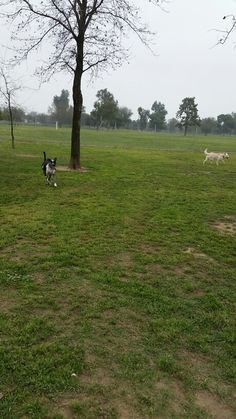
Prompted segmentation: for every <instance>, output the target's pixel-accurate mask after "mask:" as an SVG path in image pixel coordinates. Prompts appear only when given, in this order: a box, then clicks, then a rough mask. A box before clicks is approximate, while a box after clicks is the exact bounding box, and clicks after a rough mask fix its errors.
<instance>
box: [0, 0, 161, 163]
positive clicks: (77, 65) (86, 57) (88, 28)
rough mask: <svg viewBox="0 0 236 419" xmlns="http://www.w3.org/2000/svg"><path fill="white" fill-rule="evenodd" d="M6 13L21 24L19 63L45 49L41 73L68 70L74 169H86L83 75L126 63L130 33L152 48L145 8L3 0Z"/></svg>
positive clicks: (110, 2)
mask: <svg viewBox="0 0 236 419" xmlns="http://www.w3.org/2000/svg"><path fill="white" fill-rule="evenodd" d="M163 1H164V0H146V3H147V5H148V4H150V3H152V4H153V5H156V6H160V3H162V2H163ZM0 13H1V15H2V17H3V18H5V19H7V20H10V21H11V23H12V21H14V22H15V23H16V24H17V25H18V26H17V29H16V30H15V32H14V33H16V34H17V35H16V36H15V35H14V38H15V41H20V43H19V48H18V54H17V58H18V59H20V60H22V59H24V58H27V57H28V55H29V54H30V53H31V52H33V51H35V50H38V49H39V48H41V49H42V50H43V51H44V53H45V63H44V64H43V65H42V67H41V68H40V69H38V74H40V75H41V77H43V79H44V80H48V79H49V78H50V76H52V75H53V74H54V73H56V72H58V71H62V70H66V71H69V72H70V73H71V74H72V78H73V87H72V92H73V120H72V131H71V156H70V162H69V166H70V168H73V169H78V168H80V120H81V112H82V106H83V96H82V90H81V81H82V76H83V74H84V73H85V72H87V71H90V72H92V75H94V74H96V73H97V71H98V69H99V70H104V69H106V68H108V67H113V68H117V67H118V66H119V65H121V62H122V61H123V60H124V59H126V58H127V57H128V50H127V49H126V48H125V46H124V42H123V41H124V40H125V38H127V35H128V32H130V31H131V32H134V33H135V34H136V35H137V36H138V38H139V39H140V40H141V42H143V43H144V44H145V45H146V46H147V47H149V40H150V35H151V32H150V30H149V28H148V27H147V25H146V24H144V23H143V22H142V19H141V12H140V9H139V8H138V7H136V6H135V5H134V2H133V1H132V0H41V1H38V0H14V1H12V0H2V1H0ZM18 34H20V36H19V35H18ZM33 34H34V35H33ZM49 45H50V47H49ZM48 51H49V53H48V55H47V52H48Z"/></svg>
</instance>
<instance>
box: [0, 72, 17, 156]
mask: <svg viewBox="0 0 236 419" xmlns="http://www.w3.org/2000/svg"><path fill="white" fill-rule="evenodd" d="M0 77H1V79H2V82H3V83H2V84H3V85H2V86H0V94H1V95H2V96H3V98H4V102H5V104H6V106H7V108H8V112H9V119H10V128H11V145H12V148H15V136H14V120H13V109H12V106H13V102H14V99H15V93H16V91H17V90H19V89H20V87H19V86H16V85H15V83H14V82H13V81H12V80H11V79H10V75H9V73H8V72H7V70H6V69H4V68H3V67H1V68H0Z"/></svg>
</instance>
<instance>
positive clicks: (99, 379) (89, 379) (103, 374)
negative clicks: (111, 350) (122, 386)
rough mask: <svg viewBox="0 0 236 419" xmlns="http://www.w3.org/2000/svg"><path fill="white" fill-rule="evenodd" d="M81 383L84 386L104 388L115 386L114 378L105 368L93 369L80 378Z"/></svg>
mask: <svg viewBox="0 0 236 419" xmlns="http://www.w3.org/2000/svg"><path fill="white" fill-rule="evenodd" d="M80 381H81V382H82V383H84V384H89V385H94V384H100V385H102V386H111V385H113V384H114V380H113V378H112V377H111V376H110V375H109V374H108V372H107V370H106V369H105V368H101V367H99V368H96V369H91V370H90V371H87V372H85V373H84V374H82V375H81V376H80Z"/></svg>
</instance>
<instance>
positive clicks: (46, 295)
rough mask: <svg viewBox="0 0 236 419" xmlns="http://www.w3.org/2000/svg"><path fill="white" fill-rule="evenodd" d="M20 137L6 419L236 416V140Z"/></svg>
mask: <svg viewBox="0 0 236 419" xmlns="http://www.w3.org/2000/svg"><path fill="white" fill-rule="evenodd" d="M8 131H9V129H8V127H4V126H0V171H1V173H0V183H1V209H0V225H1V233H0V264H1V265H0V286H1V293H0V329H1V335H0V417H1V418H2V419H5V418H6V419H16V418H35V419H36V418H37V419H46V418H48V419H49V418H50V419H62V418H90V419H93V418H94V419H96V418H106V419H115V418H121V419H143V418H191V419H192V418H219V419H230V418H235V410H234V409H235V404H234V403H235V387H234V384H235V381H234V379H235V366H236V362H235V340H234V337H235V322H234V320H235V317H234V314H235V279H236V211H235V209H236V138H235V137H197V136H190V137H187V138H184V137H181V136H175V135H164V134H158V133H157V134H156V133H141V132H128V131H106V132H104V131H101V132H97V131H94V130H86V131H83V133H82V147H81V152H82V165H83V166H84V167H85V168H86V169H87V171H84V172H83V173H78V172H75V173H74V172H71V171H64V170H62V169H63V168H65V166H66V164H67V162H68V161H69V154H70V131H69V130H66V129H61V130H58V131H56V130H55V129H52V128H42V127H35V128H34V127H31V128H29V127H28V128H27V127H17V128H16V149H15V150H12V149H11V143H10V140H9V133H8ZM206 147H208V149H209V150H210V151H213V150H214V151H228V152H229V153H230V159H229V161H227V162H226V163H225V164H220V165H219V167H217V166H216V165H215V164H210V163H207V164H205V165H204V166H203V164H202V161H203V158H204V155H203V150H204V149H205V148H206ZM44 150H45V151H46V152H47V154H48V155H49V156H51V157H53V156H57V157H58V165H59V169H60V170H58V173H57V183H58V188H53V187H48V186H46V185H45V183H44V179H43V175H42V172H41V162H42V157H43V156H42V152H43V151H44ZM60 166H64V167H60Z"/></svg>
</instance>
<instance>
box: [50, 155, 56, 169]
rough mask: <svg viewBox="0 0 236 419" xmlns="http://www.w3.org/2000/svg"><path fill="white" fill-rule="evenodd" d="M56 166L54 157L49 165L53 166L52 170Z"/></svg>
mask: <svg viewBox="0 0 236 419" xmlns="http://www.w3.org/2000/svg"><path fill="white" fill-rule="evenodd" d="M56 164H57V157H54V159H50V165H51V166H53V167H54V168H56Z"/></svg>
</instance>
